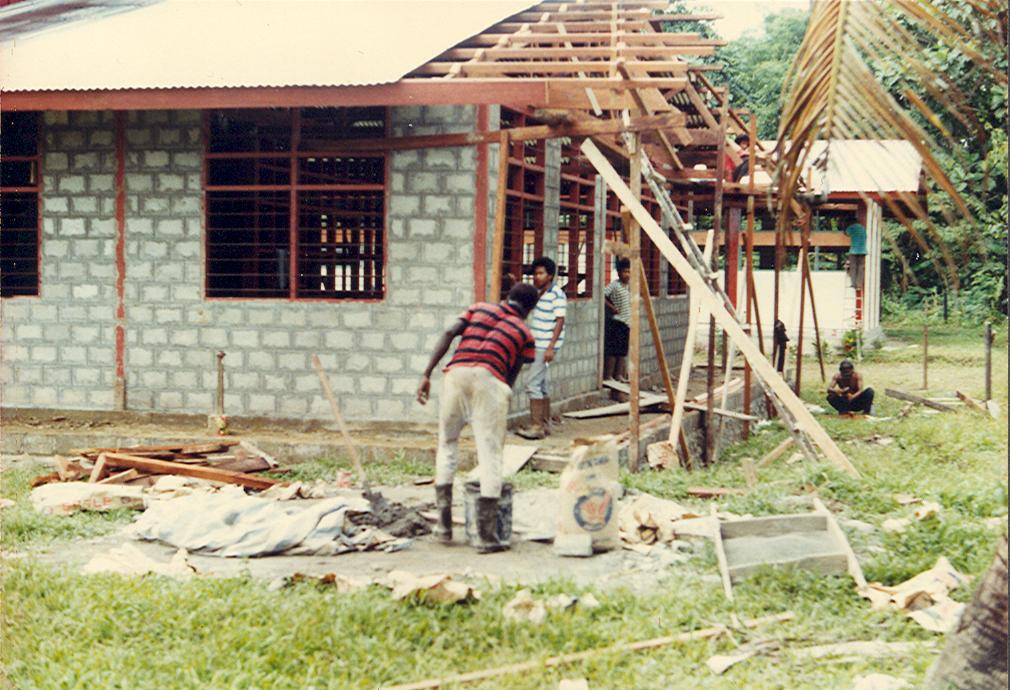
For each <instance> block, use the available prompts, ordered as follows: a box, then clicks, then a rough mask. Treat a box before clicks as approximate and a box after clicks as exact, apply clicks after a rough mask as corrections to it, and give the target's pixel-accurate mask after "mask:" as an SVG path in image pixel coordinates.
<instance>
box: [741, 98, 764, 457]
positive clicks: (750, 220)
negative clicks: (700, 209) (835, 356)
mask: <svg viewBox="0 0 1010 690" xmlns="http://www.w3.org/2000/svg"><path fill="white" fill-rule="evenodd" d="M747 129H748V143H747V178H748V179H747V234H746V235H745V236H744V253H745V260H746V264H747V269H746V276H745V278H744V280H745V281H746V282H745V284H744V294H745V296H746V297H745V299H744V302H745V307H744V310H745V311H746V319H747V326H748V327H749V326H750V325H751V318H752V316H753V315H752V314H751V305H752V304H753V302H754V300H756V299H757V296H756V295H755V294H754V293H755V290H754V146H755V144H756V140H757V116H755V115H751V118H750V123H749V124H748V127H747ZM749 334H750V331H748V335H749ZM760 338H761V326H760V324H758V343H759V344H760V343H761V340H760ZM761 347H762V348H763V347H764V345H761ZM750 389H751V371H750V362H748V361H747V360H746V359H744V362H743V413H744V414H750V408H751V399H750ZM749 436H750V422H744V423H743V438H744V440H747V438H748V437H749Z"/></svg>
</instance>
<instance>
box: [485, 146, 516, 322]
mask: <svg viewBox="0 0 1010 690" xmlns="http://www.w3.org/2000/svg"><path fill="white" fill-rule="evenodd" d="M510 141H511V140H510V139H509V133H508V130H505V129H503V130H501V132H500V135H499V138H498V186H497V191H496V192H495V205H494V238H493V239H492V241H491V289H490V290H489V291H488V296H489V298H490V301H491V302H497V301H498V300H500V299H501V298H502V294H501V293H502V270H503V268H504V267H503V266H502V260H503V258H504V254H505V214H506V213H507V202H508V185H509V147H510V145H511V144H510Z"/></svg>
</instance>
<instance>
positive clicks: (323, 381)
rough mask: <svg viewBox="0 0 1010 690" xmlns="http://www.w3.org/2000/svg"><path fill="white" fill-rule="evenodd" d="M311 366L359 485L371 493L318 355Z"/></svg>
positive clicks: (363, 469)
mask: <svg viewBox="0 0 1010 690" xmlns="http://www.w3.org/2000/svg"><path fill="white" fill-rule="evenodd" d="M312 368H313V369H315V370H316V374H318V375H319V385H321V386H322V387H323V394H324V395H325V396H326V400H327V401H328V402H329V403H330V412H332V413H333V418H334V419H335V420H337V426H338V427H339V428H340V435H341V436H342V437H343V439H344V445H346V446H347V452H348V453H350V455H351V462H352V463H354V471H355V472H356V473H357V474H358V480H359V481H360V482H361V486H362V488H363V489H364V490H365V494H366V496H367V495H368V494H370V493H371V489H370V487H369V486H368V476H367V475H366V474H365V467H364V465H362V464H361V453H360V452H359V451H358V445H357V444H356V443H355V442H354V439H353V438H351V432H349V431H348V430H347V424H345V423H344V416H343V415H342V414H340V405H338V404H337V396H335V395H334V394H333V389H332V388H330V379H329V378H328V377H327V376H326V371H325V370H324V369H323V364H322V362H320V361H319V355H312Z"/></svg>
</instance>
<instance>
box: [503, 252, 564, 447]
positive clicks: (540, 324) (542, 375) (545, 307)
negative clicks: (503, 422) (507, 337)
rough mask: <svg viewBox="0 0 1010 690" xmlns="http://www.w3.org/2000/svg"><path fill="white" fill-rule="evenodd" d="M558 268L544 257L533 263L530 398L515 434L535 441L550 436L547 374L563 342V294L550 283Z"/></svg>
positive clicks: (528, 392) (527, 392)
mask: <svg viewBox="0 0 1010 690" xmlns="http://www.w3.org/2000/svg"><path fill="white" fill-rule="evenodd" d="M557 270H558V267H557V265H556V264H555V263H554V261H552V260H551V259H549V258H547V257H546V256H541V257H540V258H538V259H536V260H534V261H533V287H535V288H536V289H537V290H539V291H540V299H539V300H538V301H537V306H536V307H535V308H534V309H533V312H532V315H531V316H530V330H531V331H533V339H534V341H535V342H536V359H535V360H534V362H533V364H532V365H530V373H529V378H528V379H527V382H526V394H527V395H528V396H529V399H530V420H531V421H530V425H529V426H528V427H525V428H520V429H519V430H518V431H516V433H517V434H519V435H520V436H522V437H523V438H531V439H539V438H544V437H545V436H547V434H548V433H550V421H551V394H550V390H549V381H548V377H547V373H548V371H549V369H550V365H551V362H553V361H554V359H555V357H557V353H558V351H559V350H560V349H561V346H562V344H564V342H565V309H566V307H567V303H568V302H567V300H566V299H565V293H564V291H563V290H562V289H561V288H560V287H558V286H557V285H555V284H554V275H555V274H556V273H557Z"/></svg>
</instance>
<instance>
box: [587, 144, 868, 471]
mask: <svg viewBox="0 0 1010 690" xmlns="http://www.w3.org/2000/svg"><path fill="white" fill-rule="evenodd" d="M582 152H583V153H584V154H585V155H586V157H587V158H589V160H590V161H591V162H592V164H593V166H594V167H595V168H596V170H597V172H599V173H600V175H601V176H602V177H603V178H604V180H605V181H606V183H607V185H608V186H609V187H610V188H611V189H612V190H613V191H614V193H615V194H616V195H617V196H618V198H619V199H620V200H621V202H622V203H623V204H624V205H625V206H627V207H628V208H629V209H630V210H631V212H632V214H634V215H635V217H636V219H637V220H638V222H639V223H640V224H641V225H642V228H643V229H644V230H645V231H646V233H647V234H648V235H649V238H650V239H651V240H652V242H653V244H655V245H656V247H657V248H658V249H659V250H660V252H662V254H663V256H665V257H666V260H667V261H669V262H670V263H671V264H672V265H673V268H674V269H675V270H676V271H677V273H679V274H680V276H681V277H682V278H683V279H684V282H685V283H687V284H688V286H689V287H690V288H691V289H694V290H697V291H698V295H699V299H700V303H701V304H702V305H703V306H705V307H706V308H707V309H708V310H709V311H710V313H712V314H714V315H715V317H716V320H717V321H718V322H719V325H720V326H722V328H723V329H724V330H725V331H726V333H727V334H728V335H729V337H730V338H732V340H733V341H734V343H735V344H736V346H737V348H739V349H740V351H741V352H742V353H743V355H744V356H745V357H746V358H747V360H748V361H749V362H750V364H751V367H752V368H753V370H754V372H755V373H756V374H757V375H758V376H759V377H760V378H761V379H762V380H763V381H764V382H765V383H766V385H767V386H768V387H769V388H770V389H771V390H772V392H773V393H774V394H775V396H776V397H777V398H778V399H779V400H780V401H781V403H782V405H783V406H784V407H785V408H786V409H787V410H788V411H789V412H790V413H791V414H792V415H793V417H794V419H795V421H796V426H797V428H798V429H799V430H800V431H802V432H805V433H806V434H808V435H809V436H810V438H811V439H812V440H813V442H814V443H815V444H816V445H817V446H818V447H819V448H820V449H821V452H823V453H824V455H825V456H826V457H827V459H828V461H829V462H831V463H832V464H834V465H835V466H836V467H838V468H839V469H841V470H842V471H844V472H846V473H848V474H850V475H852V476H855V477H858V476H860V475H859V471H858V470H857V469H856V468H855V466H853V465H852V463H851V462H849V460H848V458H846V457H845V454H844V453H842V451H841V449H840V448H839V447H838V446H837V445H836V444H835V442H834V441H833V440H832V439H831V437H830V436H828V434H827V432H826V431H824V428H823V427H821V425H820V424H818V423H817V420H815V419H814V418H813V415H812V414H811V413H810V410H808V409H807V408H806V406H805V405H804V404H803V401H802V400H800V399H799V398H797V397H796V396H795V395H794V394H793V392H792V391H791V390H790V389H789V386H788V385H786V383H785V381H783V379H782V377H781V376H779V375H778V372H776V371H775V368H774V367H773V366H772V365H771V363H770V362H769V361H768V360H767V359H765V357H764V355H762V354H761V351H760V350H759V349H758V347H757V345H755V344H754V342H753V341H751V339H750V338H749V337H747V334H746V333H744V331H743V328H742V327H741V326H740V324H739V323H738V322H737V320H736V318H735V317H734V315H732V314H730V313H729V311H727V309H726V307H725V305H724V304H723V303H722V300H720V299H717V298H716V296H715V295H714V294H713V293H712V291H711V289H710V288H709V286H708V285H707V283H706V282H705V279H704V278H703V277H702V276H701V275H700V274H699V273H698V272H697V271H695V270H694V268H693V267H692V266H691V264H690V263H689V262H688V261H687V259H686V258H685V257H684V255H683V254H681V253H680V252H679V251H678V250H677V248H676V247H675V246H674V245H673V242H672V241H671V240H670V238H669V237H667V236H666V233H664V232H663V230H662V228H660V227H659V224H658V223H657V222H656V220H655V219H654V218H653V217H652V216H651V215H649V212H648V211H646V210H645V208H644V207H643V206H642V204H641V203H639V202H638V201H637V200H636V199H635V198H634V196H633V195H632V193H631V190H630V189H628V186H627V185H626V184H624V181H623V180H622V179H621V177H620V175H618V174H617V171H616V170H614V168H613V166H612V165H611V164H610V162H609V161H607V159H606V158H605V157H604V156H603V154H602V153H600V150H599V149H598V148H597V147H596V146H595V145H594V144H593V142H592V141H591V140H590V139H586V140H585V141H584V142H583V143H582Z"/></svg>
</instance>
